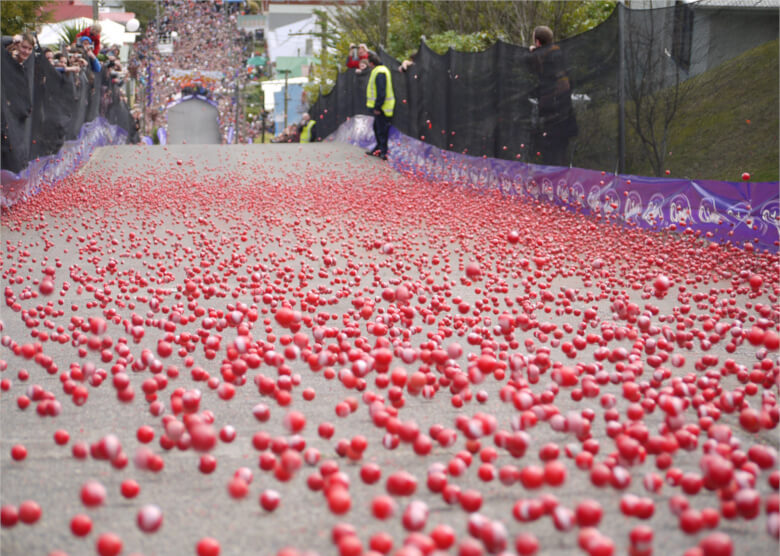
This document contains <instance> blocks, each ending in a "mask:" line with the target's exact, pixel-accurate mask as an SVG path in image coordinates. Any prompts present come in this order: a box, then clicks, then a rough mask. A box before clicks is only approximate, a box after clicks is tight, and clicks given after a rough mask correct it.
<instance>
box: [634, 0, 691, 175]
mask: <svg viewBox="0 0 780 556" xmlns="http://www.w3.org/2000/svg"><path fill="white" fill-rule="evenodd" d="M680 7H681V8H685V6H680ZM659 14H660V15H656V14H654V13H651V12H649V11H645V12H642V13H640V14H639V16H638V17H637V18H636V20H635V21H633V22H632V21H631V20H630V19H629V23H628V32H627V33H626V35H627V37H626V46H625V49H626V96H627V100H628V103H627V105H626V111H627V118H626V119H627V121H628V123H629V125H630V126H631V129H632V130H633V131H634V133H635V134H636V137H637V138H638V140H639V144H640V146H641V151H642V154H643V155H644V156H645V157H647V159H648V160H649V161H650V164H651V166H652V169H653V172H654V173H655V175H656V176H661V175H662V174H663V171H664V163H665V160H666V154H667V152H668V150H669V139H670V135H671V128H672V125H673V123H674V121H675V117H676V115H677V113H678V111H679V109H680V108H681V107H682V106H683V105H684V104H685V103H686V102H687V100H688V98H689V97H690V95H691V92H692V90H693V87H692V86H691V84H689V83H685V77H686V75H685V73H684V70H683V68H682V67H681V63H680V61H679V60H676V59H675V58H674V57H673V56H672V53H671V52H670V51H669V50H668V49H667V48H666V47H665V45H664V43H663V38H664V37H666V36H668V35H669V33H668V32H667V31H665V30H664V29H663V25H664V23H663V20H662V19H660V18H661V17H662V16H663V13H661V12H659ZM627 17H628V16H627Z"/></svg>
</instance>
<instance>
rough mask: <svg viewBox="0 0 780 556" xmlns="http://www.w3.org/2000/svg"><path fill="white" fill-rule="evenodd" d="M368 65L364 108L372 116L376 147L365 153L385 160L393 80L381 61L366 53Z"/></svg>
mask: <svg viewBox="0 0 780 556" xmlns="http://www.w3.org/2000/svg"><path fill="white" fill-rule="evenodd" d="M368 65H369V67H370V68H371V75H370V76H369V78H368V87H367V88H366V107H368V108H369V109H370V110H371V111H372V112H373V114H374V135H375V136H376V147H374V148H373V149H371V150H370V151H367V152H366V154H368V155H371V156H378V157H379V158H381V159H382V160H387V138H388V136H389V135H390V123H391V122H392V119H393V110H394V109H395V95H394V93H393V78H392V77H391V75H390V70H389V69H387V66H384V65H382V61H381V60H380V59H379V56H377V54H376V53H375V52H369V53H368Z"/></svg>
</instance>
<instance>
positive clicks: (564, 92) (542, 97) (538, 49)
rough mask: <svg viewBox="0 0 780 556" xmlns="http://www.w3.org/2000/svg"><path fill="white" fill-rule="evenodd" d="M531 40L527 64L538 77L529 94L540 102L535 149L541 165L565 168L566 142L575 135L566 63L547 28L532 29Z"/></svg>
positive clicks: (567, 143) (575, 123)
mask: <svg viewBox="0 0 780 556" xmlns="http://www.w3.org/2000/svg"><path fill="white" fill-rule="evenodd" d="M533 39H534V45H533V46H531V47H530V49H529V50H530V54H529V55H528V58H527V59H526V65H527V66H528V69H529V70H530V71H531V72H533V73H534V74H536V75H537V77H538V78H539V84H538V86H537V87H536V89H535V90H534V93H533V94H532V96H535V97H536V98H537V101H538V103H539V129H537V137H536V139H537V140H536V145H537V146H536V150H537V151H539V152H540V153H541V156H542V162H543V163H544V164H550V165H554V166H566V165H567V161H566V154H567V150H568V146H569V139H571V138H572V137H575V136H576V135H577V121H576V120H575V118H574V109H573V107H572V103H571V83H570V82H569V76H568V74H567V73H566V62H565V60H564V58H563V52H562V51H561V49H560V47H559V46H558V45H557V44H554V43H553V32H552V30H551V29H550V28H549V27H545V26H540V27H537V28H536V29H534V35H533Z"/></svg>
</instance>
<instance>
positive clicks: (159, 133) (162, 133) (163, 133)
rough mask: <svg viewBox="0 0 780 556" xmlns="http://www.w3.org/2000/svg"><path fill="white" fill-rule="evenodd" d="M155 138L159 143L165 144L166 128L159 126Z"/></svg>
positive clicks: (166, 139) (166, 137) (166, 138)
mask: <svg viewBox="0 0 780 556" xmlns="http://www.w3.org/2000/svg"><path fill="white" fill-rule="evenodd" d="M157 139H158V140H159V141H160V144H161V145H167V144H168V130H167V129H165V128H164V127H161V128H159V129H158V130H157Z"/></svg>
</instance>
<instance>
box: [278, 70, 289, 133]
mask: <svg viewBox="0 0 780 556" xmlns="http://www.w3.org/2000/svg"><path fill="white" fill-rule="evenodd" d="M277 71H278V72H279V73H283V74H284V127H285V129H286V128H287V101H288V100H290V97H288V96H287V77H288V76H289V75H290V70H288V69H283V70H277Z"/></svg>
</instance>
